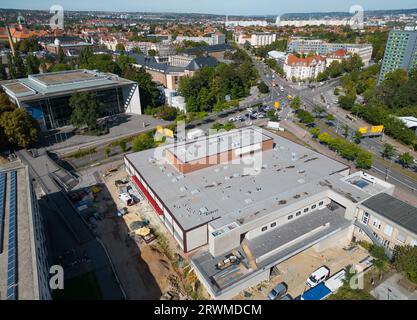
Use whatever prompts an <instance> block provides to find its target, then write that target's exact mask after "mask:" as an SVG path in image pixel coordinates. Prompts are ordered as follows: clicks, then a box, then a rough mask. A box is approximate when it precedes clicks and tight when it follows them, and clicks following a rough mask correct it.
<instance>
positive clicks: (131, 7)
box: [0, 0, 417, 15]
mask: <svg viewBox="0 0 417 320" xmlns="http://www.w3.org/2000/svg"><path fill="white" fill-rule="evenodd" d="M54 4H60V5H62V6H63V7H64V10H65V9H66V10H79V11H83V10H100V11H112V12H116V11H136V12H181V13H187V12H188V13H213V14H228V15H233V14H236V15H280V14H284V13H306V12H334V11H340V12H343V11H345V12H348V11H349V8H350V7H351V6H352V5H356V4H357V5H361V6H362V7H363V8H364V10H365V11H366V10H380V9H414V8H417V2H416V0H314V1H312V0H298V1H288V0H0V8H15V9H41V10H48V9H49V8H50V7H51V6H52V5H54Z"/></svg>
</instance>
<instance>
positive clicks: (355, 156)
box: [313, 128, 373, 169]
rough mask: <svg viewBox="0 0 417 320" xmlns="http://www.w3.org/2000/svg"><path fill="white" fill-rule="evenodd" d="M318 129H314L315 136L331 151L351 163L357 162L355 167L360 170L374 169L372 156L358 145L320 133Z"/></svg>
mask: <svg viewBox="0 0 417 320" xmlns="http://www.w3.org/2000/svg"><path fill="white" fill-rule="evenodd" d="M319 132H320V130H319V129H318V128H314V134H313V136H316V137H317V139H318V140H319V142H320V143H323V144H325V145H327V146H328V147H329V148H330V149H331V150H333V151H336V152H337V153H338V154H340V155H341V156H342V157H343V158H345V159H347V160H349V161H355V165H356V167H357V168H360V169H369V168H371V167H372V163H373V160H372V154H371V153H370V152H368V151H365V150H363V149H362V148H361V147H359V146H358V145H357V144H355V143H353V142H349V141H347V140H345V139H343V138H340V137H332V136H331V135H330V134H329V133H327V132H323V133H319Z"/></svg>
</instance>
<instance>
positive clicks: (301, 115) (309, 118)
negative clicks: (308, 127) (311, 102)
mask: <svg viewBox="0 0 417 320" xmlns="http://www.w3.org/2000/svg"><path fill="white" fill-rule="evenodd" d="M296 115H297V117H298V119H300V121H301V122H303V123H307V124H308V123H313V122H314V117H313V115H312V114H311V113H310V112H308V111H306V110H301V109H298V110H297V114H296Z"/></svg>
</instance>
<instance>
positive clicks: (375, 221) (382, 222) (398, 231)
mask: <svg viewBox="0 0 417 320" xmlns="http://www.w3.org/2000/svg"><path fill="white" fill-rule="evenodd" d="M366 212H368V213H369V215H370V216H369V221H368V224H367V225H368V227H369V228H370V229H371V230H372V231H373V232H374V233H375V234H376V235H377V237H378V238H379V239H380V240H381V242H382V243H384V242H385V244H386V246H387V247H388V248H390V249H391V250H393V249H394V247H395V246H396V245H400V246H401V245H417V234H415V233H412V232H410V231H409V230H407V229H405V228H403V227H401V226H400V225H398V224H396V223H394V222H393V221H390V220H388V219H387V218H385V217H383V216H381V215H379V214H377V213H375V212H374V211H372V210H369V209H366ZM364 213H365V210H364V208H359V209H358V220H359V221H362V217H363V215H364ZM387 225H389V226H391V227H392V229H393V230H392V233H391V235H389V234H386V233H385V227H386V226H387ZM354 235H355V236H356V237H358V238H360V239H363V240H367V241H369V238H368V237H367V236H366V235H365V234H363V233H361V232H359V229H358V228H355V232H354ZM398 235H402V236H403V237H404V238H405V239H404V242H402V241H400V240H399V239H398Z"/></svg>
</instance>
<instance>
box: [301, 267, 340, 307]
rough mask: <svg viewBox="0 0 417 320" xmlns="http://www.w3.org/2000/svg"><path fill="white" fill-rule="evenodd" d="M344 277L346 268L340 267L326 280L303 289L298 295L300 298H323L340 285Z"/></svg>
mask: <svg viewBox="0 0 417 320" xmlns="http://www.w3.org/2000/svg"><path fill="white" fill-rule="evenodd" d="M345 279H346V270H345V269H342V270H340V271H339V272H336V273H335V274H334V275H333V276H331V277H330V278H329V279H327V280H326V281H324V282H321V283H319V284H318V285H316V286H315V287H313V288H311V289H309V290H307V291H305V292H304V293H303V294H302V295H301V296H300V300H323V299H325V298H327V297H328V296H330V295H331V294H333V293H335V292H336V291H337V290H338V289H339V288H340V287H342V286H343V281H344V280H345Z"/></svg>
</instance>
